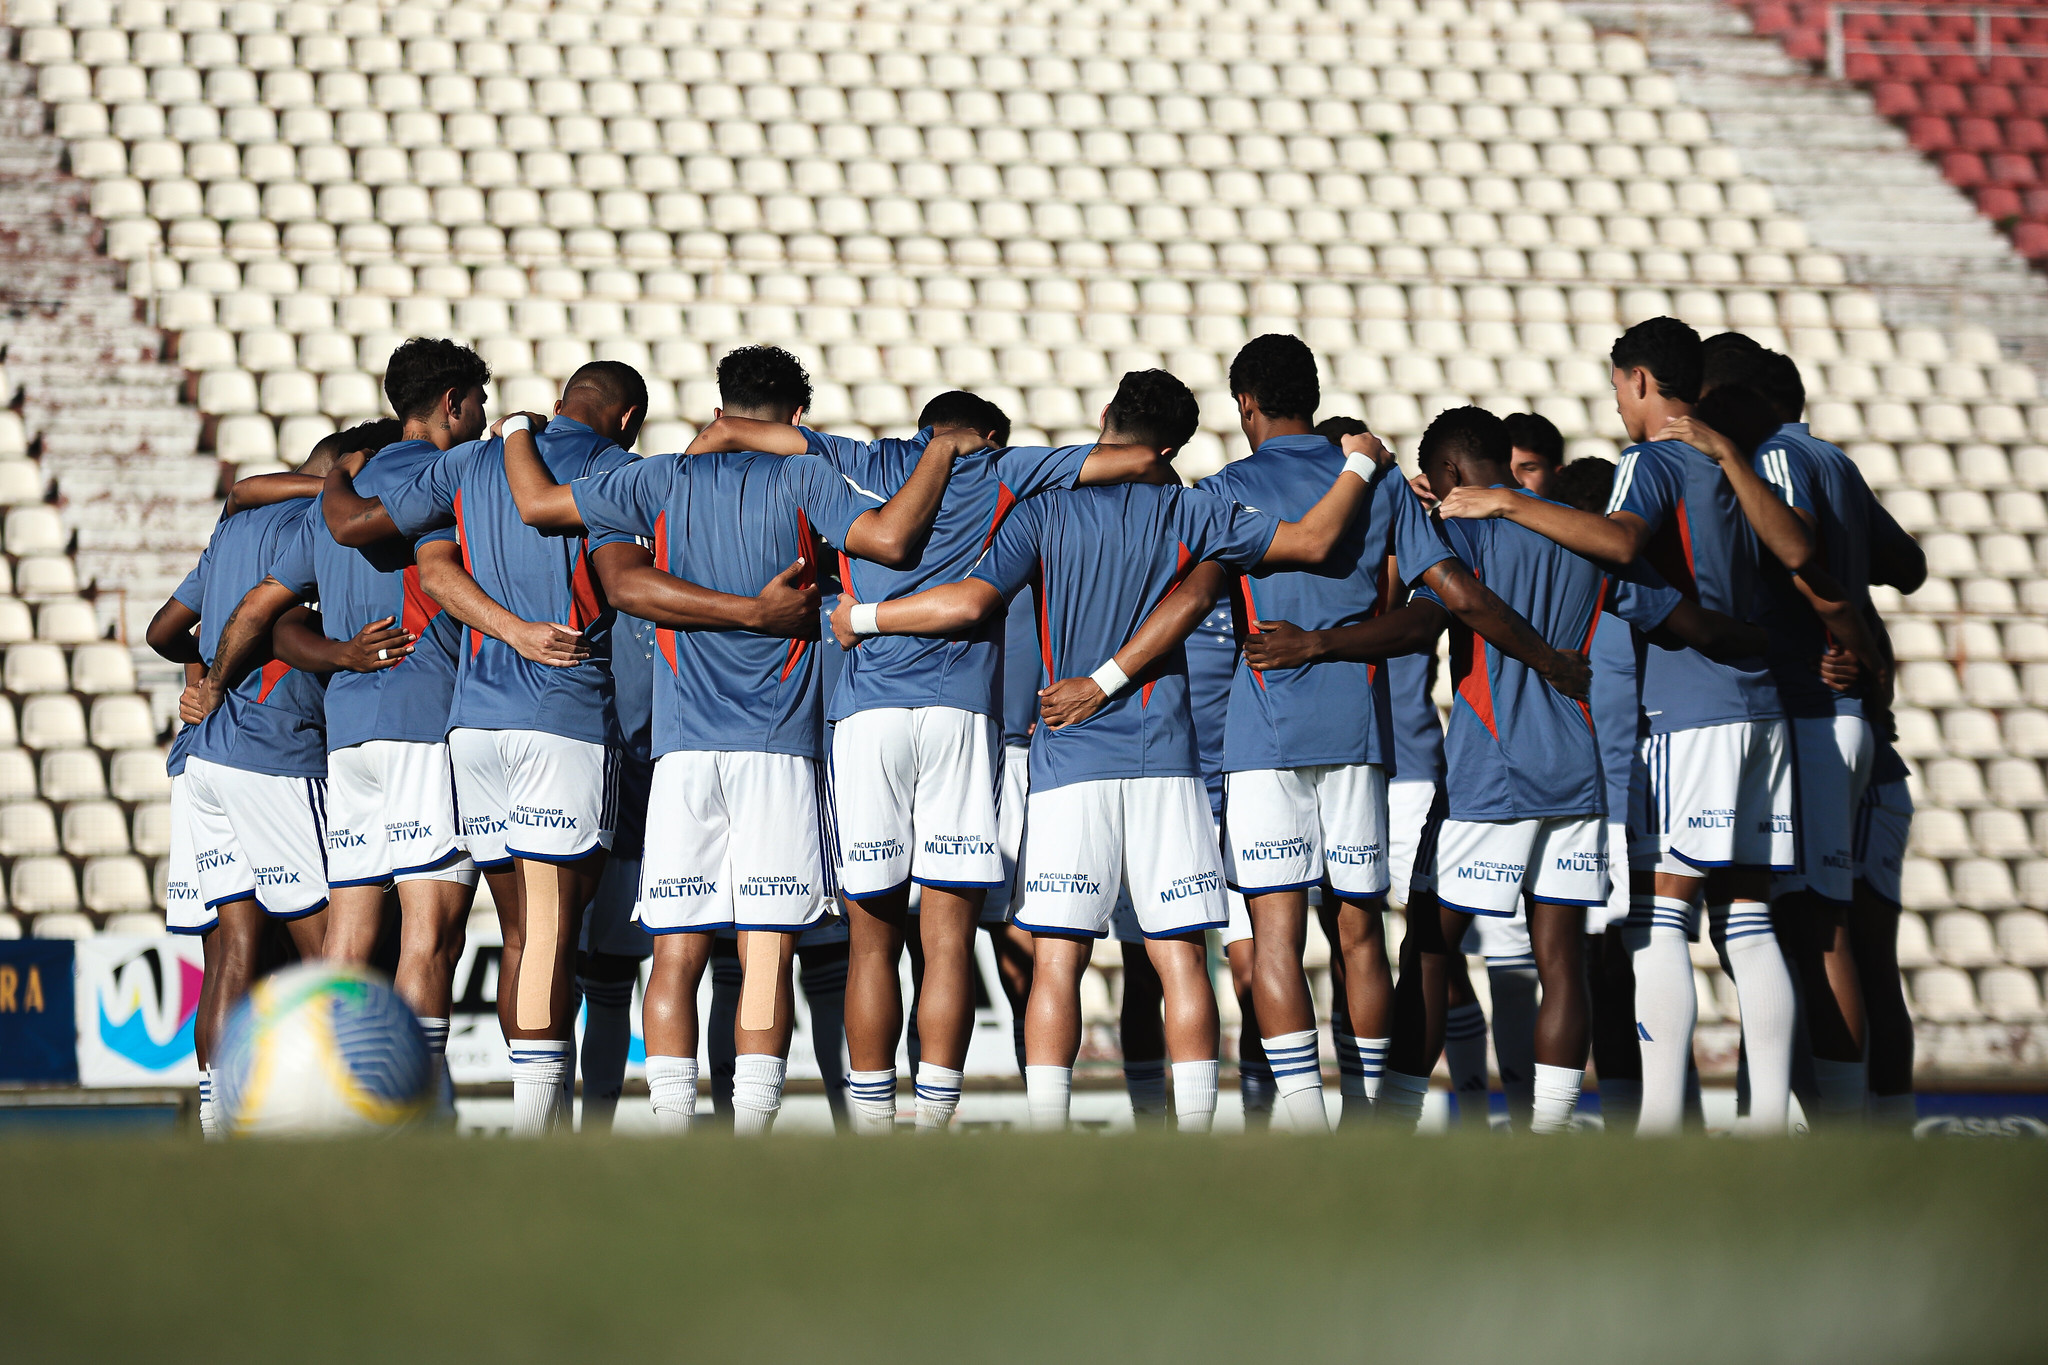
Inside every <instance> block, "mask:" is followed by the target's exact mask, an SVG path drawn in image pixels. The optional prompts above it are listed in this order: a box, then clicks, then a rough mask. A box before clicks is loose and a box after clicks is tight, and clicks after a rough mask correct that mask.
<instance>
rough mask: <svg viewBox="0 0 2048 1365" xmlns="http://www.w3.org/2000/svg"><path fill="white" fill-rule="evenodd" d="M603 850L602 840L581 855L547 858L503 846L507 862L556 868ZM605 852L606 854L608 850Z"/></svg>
mask: <svg viewBox="0 0 2048 1365" xmlns="http://www.w3.org/2000/svg"><path fill="white" fill-rule="evenodd" d="M603 848H604V840H602V839H599V840H597V841H596V842H595V843H593V844H592V845H591V846H590V847H589V848H587V849H585V850H583V852H581V853H571V854H568V855H565V856H562V857H549V856H548V855H547V854H545V853H522V852H521V851H519V850H518V849H516V848H513V847H512V846H511V845H510V844H507V845H506V846H505V852H506V853H508V854H509V855H511V856H510V857H508V858H507V859H506V861H507V862H510V861H511V860H512V858H523V859H525V860H526V861H527V862H529V863H553V864H554V865H555V866H557V867H566V866H568V865H569V864H570V863H580V862H582V861H583V860H584V859H585V858H589V857H592V856H594V855H595V854H596V853H597V852H598V851H599V850H600V849H603ZM458 851H459V850H458ZM606 851H607V852H608V851H609V850H606ZM477 865H478V866H479V867H481V866H482V864H481V863H479V864H477Z"/></svg>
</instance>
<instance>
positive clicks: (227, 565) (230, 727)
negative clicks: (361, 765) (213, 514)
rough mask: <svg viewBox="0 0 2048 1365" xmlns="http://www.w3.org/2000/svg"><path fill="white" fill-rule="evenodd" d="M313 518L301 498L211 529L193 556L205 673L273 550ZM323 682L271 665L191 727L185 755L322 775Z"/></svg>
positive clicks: (261, 769)
mask: <svg viewBox="0 0 2048 1365" xmlns="http://www.w3.org/2000/svg"><path fill="white" fill-rule="evenodd" d="M312 514H313V504H312V502H311V501H310V500H308V499H294V500H293V501H290V502H281V503H276V504H274V505H272V506H269V507H258V508H255V509H253V510H251V511H248V512H243V513H240V514H239V515H236V516H232V517H229V518H227V519H225V520H223V521H222V522H220V523H219V524H218V525H216V526H215V527H214V528H213V535H212V538H211V539H210V540H209V541H208V542H207V546H206V552H205V554H204V555H202V556H201V566H200V570H199V573H200V576H201V596H200V603H201V605H200V608H199V656H200V658H201V659H202V660H203V661H205V662H206V663H207V664H208V665H209V666H210V665H211V664H212V663H213V660H214V656H215V654H216V653H217V652H218V651H219V649H220V640H221V635H222V632H223V631H225V629H226V628H227V623H228V619H229V618H230V617H231V616H232V615H233V614H234V611H235V608H236V607H237V606H239V605H240V604H241V601H242V598H243V597H244V596H245V595H246V594H247V593H248V591H249V590H250V589H251V588H253V587H255V586H256V585H257V584H258V583H260V582H262V581H263V577H264V575H265V574H266V573H268V572H269V570H270V565H271V563H272V561H273V560H275V559H276V557H277V553H278V550H279V548H280V547H281V546H282V545H283V544H284V543H285V542H287V541H289V540H291V539H292V538H294V537H296V536H297V535H299V534H300V533H301V529H302V527H303V526H304V524H305V521H306V519H307V517H309V516H310V515H312ZM325 690H326V689H325V679H323V678H321V677H320V676H319V675H318V674H313V673H306V672H303V671H301V670H299V669H295V668H293V667H291V666H290V665H289V664H286V663H284V662H283V661H281V660H275V659H273V660H271V661H270V662H269V663H266V664H265V665H264V666H263V667H262V668H261V669H258V670H256V671H254V672H251V673H250V674H249V676H247V677H246V678H244V679H242V681H241V682H240V683H239V684H237V685H236V687H235V688H234V690H233V691H231V692H229V693H228V694H227V695H226V696H225V697H223V698H222V699H221V704H220V706H219V707H218V708H216V709H215V710H214V711H213V712H212V714H210V715H208V716H207V718H206V719H205V721H203V722H202V723H201V724H200V725H199V726H197V727H196V728H195V729H194V731H193V734H192V737H191V739H190V740H189V741H188V743H187V752H188V753H190V754H192V755H194V756H196V757H199V758H204V759H207V760H209V761H211V762H214V763H221V764H224V765H226V766H228V767H231V768H241V769H244V770H246V771H249V772H260V773H275V774H280V775H284V776H292V777H297V776H304V775H313V774H318V773H323V772H325V771H326V770H327V738H326V732H325V729H324V728H323V727H324V715H325V707H324V705H323V702H324V693H325Z"/></svg>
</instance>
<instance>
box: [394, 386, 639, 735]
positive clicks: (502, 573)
mask: <svg viewBox="0 0 2048 1365" xmlns="http://www.w3.org/2000/svg"><path fill="white" fill-rule="evenodd" d="M534 439H535V444H536V445H537V446H538V447H539V450H540V458H541V462H542V463H543V464H545V465H546V466H547V467H548V472H549V473H550V474H552V475H554V477H555V481H556V482H557V483H569V482H571V481H573V480H576V479H580V478H582V477H583V476H584V475H586V474H596V473H600V472H602V471H604V470H607V469H617V468H619V467H621V466H623V465H629V464H632V463H633V456H632V455H631V454H630V453H628V452H627V451H624V450H621V449H620V448H619V447H618V446H617V445H616V444H614V443H613V442H612V441H611V440H609V439H608V438H606V437H603V436H600V435H598V434H597V433H596V432H594V431H592V430H591V429H590V428H589V427H587V426H585V425H584V424H583V423H581V422H577V421H572V420H570V419H569V418H567V417H557V418H555V419H554V420H552V421H550V422H549V423H548V425H547V428H546V430H544V431H542V432H540V433H539V435H538V436H536V437H535V438H534ZM382 496H383V502H384V510H385V511H386V512H388V513H390V515H391V520H392V522H393V524H395V525H396V526H397V527H398V529H399V530H400V531H401V532H403V533H404V534H405V535H407V536H418V535H422V534H424V533H425V532H428V531H433V530H438V529H440V528H441V527H444V526H453V527H454V528H455V533H456V538H457V540H458V541H459V542H460V543H461V545H462V567H463V568H464V569H466V570H468V571H469V576H470V577H471V578H474V579H475V580H476V582H477V586H478V587H480V588H482V589H483V590H484V592H485V593H487V594H489V596H490V598H491V600H492V601H494V602H496V603H497V604H498V605H499V606H501V607H503V608H504V609H505V610H507V611H509V612H511V613H512V614H513V615H514V616H517V617H518V618H519V619H521V620H522V621H555V622H559V623H561V624H563V625H566V626H571V627H573V628H575V629H577V630H580V631H582V632H583V634H584V636H585V638H586V639H588V641H589V643H590V659H589V661H588V662H586V663H582V664H579V665H577V666H576V667H574V668H552V667H549V666H548V665H546V664H537V663H534V662H533V661H532V660H530V659H528V658H526V657H524V656H523V655H521V654H520V653H519V651H518V650H516V649H514V648H513V647H512V646H510V645H508V644H506V643H505V642H504V641H502V640H494V639H492V638H491V637H490V636H488V635H486V634H484V633H483V632H482V631H480V630H476V629H473V628H472V629H464V630H463V631H462V635H463V637H464V639H463V643H462V647H461V658H460V663H459V666H458V668H457V672H456V675H455V698H454V703H453V705H452V706H451V707H450V709H449V712H448V728H449V729H451V730H456V729H475V730H539V731H542V732H544V733H547V734H551V735H561V736H563V737H565V738H568V739H580V740H584V741H586V742H588V743H591V744H603V743H606V742H607V741H609V740H611V739H612V738H614V731H613V728H612V717H611V696H612V677H611V661H610V653H611V641H610V634H611V628H612V611H611V608H610V606H609V605H608V604H606V603H605V601H604V600H603V597H602V595H601V594H600V593H599V592H598V589H597V583H596V579H595V578H594V576H593V575H592V573H591V568H590V551H591V549H592V547H593V542H592V541H591V540H589V539H586V538H584V537H581V536H559V535H546V534H543V533H542V532H539V531H536V530H534V529H533V528H532V527H530V526H528V525H527V524H526V523H525V522H523V521H521V520H520V519H519V505H518V504H517V503H515V502H514V501H513V500H512V488H511V485H510V484H508V483H507V482H506V481H505V443H504V441H503V440H501V439H499V438H497V437H492V438H490V439H488V440H483V441H471V442H469V443H468V444H467V445H459V446H456V447H455V448H454V449H453V450H450V451H449V452H448V453H447V455H445V456H444V457H442V458H441V459H439V460H436V461H433V462H432V463H430V464H427V465H424V466H422V467H421V469H420V470H419V472H418V473H417V474H415V475H414V476H413V477H412V478H411V479H410V480H408V481H407V482H405V483H403V484H401V485H399V486H398V487H397V488H395V489H393V490H391V491H390V492H387V493H385V494H383V495H382ZM596 543H599V544H601V543H603V542H602V541H601V540H600V541H597V542H596Z"/></svg>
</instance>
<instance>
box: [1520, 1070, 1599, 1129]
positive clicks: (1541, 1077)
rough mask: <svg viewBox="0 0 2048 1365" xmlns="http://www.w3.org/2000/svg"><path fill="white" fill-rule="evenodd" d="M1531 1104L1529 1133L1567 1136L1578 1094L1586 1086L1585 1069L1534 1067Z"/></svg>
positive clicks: (1577, 1105) (1577, 1103) (1577, 1102)
mask: <svg viewBox="0 0 2048 1365" xmlns="http://www.w3.org/2000/svg"><path fill="white" fill-rule="evenodd" d="M1535 1067H1536V1075H1535V1077H1534V1082H1535V1083H1534V1085H1533V1086H1532V1091H1533V1095H1534V1098H1533V1103H1532V1107H1531V1110H1530V1115H1529V1131H1530V1132H1532V1133H1569V1132H1570V1131H1571V1130H1572V1111H1573V1110H1574V1109H1577V1108H1578V1107H1579V1090H1580V1088H1581V1087H1582V1086H1584V1085H1585V1083H1586V1069H1585V1068H1584V1067H1579V1068H1577V1069H1576V1070H1574V1069H1573V1068H1571V1067H1568V1066H1545V1065H1544V1064H1543V1063H1542V1062H1537V1063H1536V1064H1535Z"/></svg>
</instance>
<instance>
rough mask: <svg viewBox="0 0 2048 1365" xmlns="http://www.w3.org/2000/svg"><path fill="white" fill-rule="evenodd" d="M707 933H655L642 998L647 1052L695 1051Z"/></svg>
mask: <svg viewBox="0 0 2048 1365" xmlns="http://www.w3.org/2000/svg"><path fill="white" fill-rule="evenodd" d="M711 940H712V935H711V934H709V933H699V934H656V935H655V936H654V967H653V969H652V971H651V972H650V974H649V975H648V978H647V996H646V999H645V1000H643V1001H642V1002H641V1028H642V1029H643V1030H644V1032H645V1034H646V1039H647V1053H648V1055H649V1056H651V1057H654V1056H659V1057H695V1056H696V1055H697V984H698V982H700V981H701V980H703V977H704V965H705V964H706V963H707V962H709V961H710V960H711Z"/></svg>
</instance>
